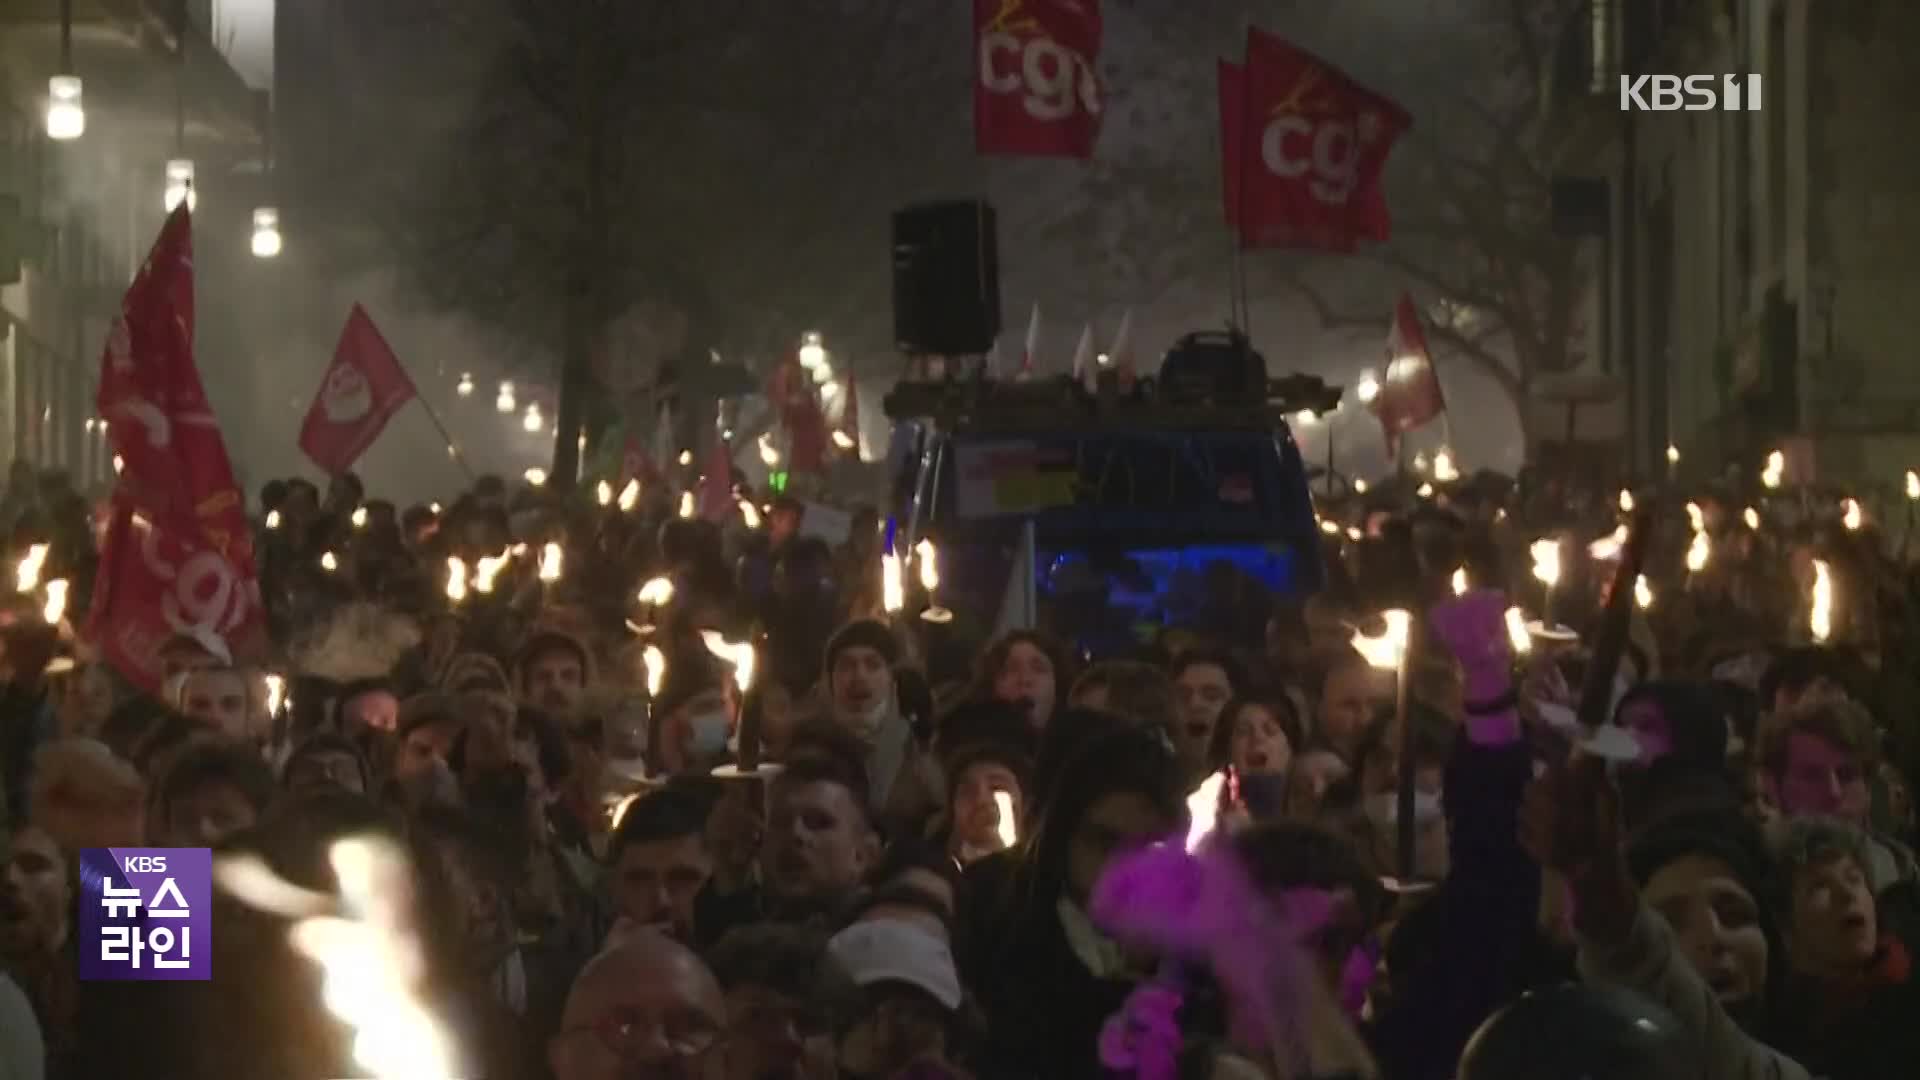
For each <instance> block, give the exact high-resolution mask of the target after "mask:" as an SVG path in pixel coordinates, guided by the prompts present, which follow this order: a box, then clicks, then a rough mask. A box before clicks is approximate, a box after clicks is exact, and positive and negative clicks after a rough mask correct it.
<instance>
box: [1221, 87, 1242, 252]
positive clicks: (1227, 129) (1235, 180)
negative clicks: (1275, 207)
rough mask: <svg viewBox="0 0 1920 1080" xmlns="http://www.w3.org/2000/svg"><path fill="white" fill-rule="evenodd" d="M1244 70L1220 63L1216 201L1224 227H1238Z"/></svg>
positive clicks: (1236, 228)
mask: <svg viewBox="0 0 1920 1080" xmlns="http://www.w3.org/2000/svg"><path fill="white" fill-rule="evenodd" d="M1246 117H1247V69H1246V68H1243V67H1241V66H1240V65H1239V64H1236V63H1234V62H1233V61H1231V60H1222V61H1220V198H1221V203H1222V205H1223V207H1224V208H1225V210H1226V217H1227V227H1228V228H1229V229H1233V230H1235V232H1236V233H1237V232H1238V231H1239V228H1240V169H1241V160H1242V159H1241V157H1240V143H1241V141H1242V140H1244V139H1245V138H1246V137H1247V120H1246Z"/></svg>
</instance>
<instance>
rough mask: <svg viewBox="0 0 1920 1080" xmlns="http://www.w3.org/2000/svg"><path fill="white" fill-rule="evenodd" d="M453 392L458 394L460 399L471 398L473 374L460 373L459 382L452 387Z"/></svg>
mask: <svg viewBox="0 0 1920 1080" xmlns="http://www.w3.org/2000/svg"><path fill="white" fill-rule="evenodd" d="M453 392H454V393H456V394H459V395H460V396H461V397H472V396H473V372H471V371H463V372H461V373H460V381H459V382H458V383H456V384H455V385H454V388H453Z"/></svg>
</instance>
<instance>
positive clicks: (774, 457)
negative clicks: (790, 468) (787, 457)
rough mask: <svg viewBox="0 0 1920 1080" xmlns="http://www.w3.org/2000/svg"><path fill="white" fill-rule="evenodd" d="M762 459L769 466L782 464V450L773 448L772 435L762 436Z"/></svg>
mask: <svg viewBox="0 0 1920 1080" xmlns="http://www.w3.org/2000/svg"><path fill="white" fill-rule="evenodd" d="M760 461H761V462H762V463H763V464H765V465H766V466H767V467H768V468H773V467H774V466H777V465H779V464H780V451H778V450H775V449H774V448H773V439H772V438H771V437H770V436H767V435H762V436H760Z"/></svg>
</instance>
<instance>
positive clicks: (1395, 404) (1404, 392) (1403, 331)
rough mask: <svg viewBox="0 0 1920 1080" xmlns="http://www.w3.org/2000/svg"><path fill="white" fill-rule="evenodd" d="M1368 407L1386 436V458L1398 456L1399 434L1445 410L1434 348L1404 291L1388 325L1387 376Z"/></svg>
mask: <svg viewBox="0 0 1920 1080" xmlns="http://www.w3.org/2000/svg"><path fill="white" fill-rule="evenodd" d="M1367 407H1368V408H1369V409H1371V410H1372V411H1373V415H1374V416H1375V417H1376V418H1377V419H1378V420H1379V421H1380V430H1381V431H1382V432H1383V433H1385V435H1386V437H1387V456H1388V457H1397V456H1398V455H1399V453H1400V436H1402V435H1404V434H1406V433H1407V432H1409V431H1412V430H1414V429H1415V428H1417V427H1419V426H1421V425H1422V424H1425V423H1428V422H1429V421H1431V420H1433V419H1434V418H1435V417H1437V416H1439V415H1440V414H1441V413H1443V412H1445V411H1446V410H1447V400H1446V396H1445V395H1443V394H1442V393H1441V392H1440V376H1439V373H1437V372H1436V371H1435V370H1434V367H1433V351H1432V350H1431V349H1429V348H1428V347H1427V332H1426V331H1425V330H1424V329H1422V328H1421V326H1420V312H1419V311H1418V310H1417V309H1416V308H1415V307H1414V306H1413V297H1411V296H1408V295H1407V294H1405V293H1401V294H1400V302H1399V303H1398V304H1395V305H1394V308H1393V322H1392V324H1391V325H1390V326H1389V327H1388V328H1387V371H1386V375H1385V377H1384V378H1382V379H1381V380H1380V392H1379V393H1378V394H1375V395H1374V398H1373V402H1372V403H1371V404H1370V405H1368V406H1367Z"/></svg>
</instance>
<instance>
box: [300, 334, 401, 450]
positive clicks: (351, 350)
mask: <svg viewBox="0 0 1920 1080" xmlns="http://www.w3.org/2000/svg"><path fill="white" fill-rule="evenodd" d="M416 396H418V392H417V391H416V390H414V388H413V380H412V379H409V378H407V370H406V369H405V368H403V367H401V366H400V358H399V357H397V356H395V355H393V349H392V348H391V347H390V346H388V345H387V339H386V338H384V337H381V336H380V328H379V327H377V326H375V325H373V319H372V318H371V317H369V316H368V315H367V312H366V309H365V308H363V307H361V306H360V305H359V304H355V305H353V311H352V312H351V313H349V314H348V315H347V325H346V328H345V329H343V330H341V331H340V344H339V345H337V346H335V347H334V350H333V366H332V367H329V368H328V369H327V373H326V375H325V376H324V377H322V378H321V380H320V389H319V390H317V391H315V393H314V395H313V404H312V405H311V406H309V407H308V408H307V420H306V423H304V424H302V425H300V449H301V450H304V451H306V455H307V457H309V458H311V459H312V460H313V463H314V464H315V465H318V466H320V469H321V471H322V472H325V473H326V474H327V475H329V476H337V475H339V474H340V473H343V472H346V471H347V470H348V469H351V468H353V463H354V462H355V461H358V460H359V459H360V455H361V454H363V453H365V452H366V450H367V447H369V446H372V445H373V440H375V439H377V438H379V437H380V432H381V431H383V430H385V428H386V426H387V421H388V420H391V419H393V414H394V413H397V412H399V411H400V410H401V409H402V408H404V407H405V406H406V404H407V402H409V401H412V400H413V399H414V398H415V397H416Z"/></svg>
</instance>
